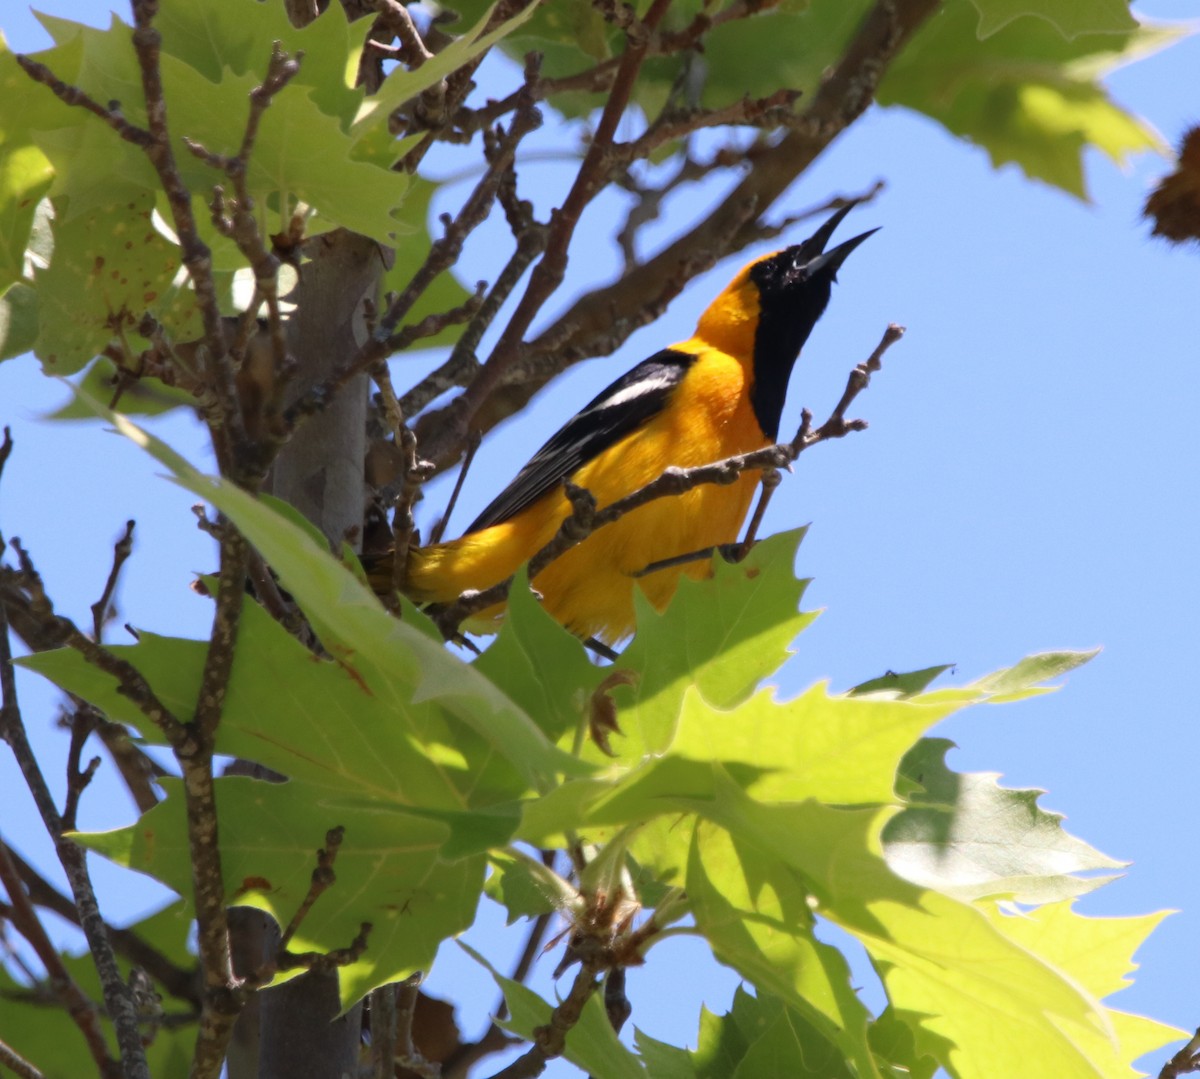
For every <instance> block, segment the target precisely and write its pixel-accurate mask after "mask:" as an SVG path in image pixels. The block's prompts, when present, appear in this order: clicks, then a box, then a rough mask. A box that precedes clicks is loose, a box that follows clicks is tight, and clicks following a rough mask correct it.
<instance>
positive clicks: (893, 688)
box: [848, 663, 954, 697]
mask: <svg viewBox="0 0 1200 1079" xmlns="http://www.w3.org/2000/svg"><path fill="white" fill-rule="evenodd" d="M953 669H954V664H952V663H940V664H938V665H937V666H936V667H923V668H922V669H921V670H919V671H905V672H903V673H901V674H897V673H896V672H895V671H885V672H884V673H883V674H881V675H879V677H878V678H869V679H867V681H865V682H859V684H858V685H856V686H853V687H852V688H851V689H850V690H849V691H848V692H849V693H850V694H851V695H853V696H855V697H865V696H866V695H867V694H869V693H886V694H888V695H889V696H899V697H912V696H914V695H916V694H917V693H921V692H923V691H924V690H926V689H928V688H929V686H930V684H931V683H932V682H933V681H934V680H935V679H937V678H938V676H939V675H942V674H945V673H946V672H947V671H949V670H953Z"/></svg>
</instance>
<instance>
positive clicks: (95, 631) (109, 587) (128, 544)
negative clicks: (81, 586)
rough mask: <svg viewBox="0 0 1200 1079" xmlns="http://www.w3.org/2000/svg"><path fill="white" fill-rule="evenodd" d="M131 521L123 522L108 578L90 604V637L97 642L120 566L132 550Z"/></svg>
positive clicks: (132, 526)
mask: <svg viewBox="0 0 1200 1079" xmlns="http://www.w3.org/2000/svg"><path fill="white" fill-rule="evenodd" d="M133 528H134V522H133V521H126V522H125V534H124V535H123V536H122V537H121V538H120V539H119V540H117V542H116V543H115V544H114V545H113V561H112V569H111V570H110V571H109V574H108V580H107V581H106V582H105V583H104V591H103V592H102V593H101V594H100V598H99V599H98V600H96V602H95V603H93V604H92V639H93V640H94V641H95V642H96V643H97V644H99V643H100V638H101V637H102V635H103V632H104V623H105V622H106V621H107V620H108V614H109V604H111V603H112V598H113V593H114V592H115V591H116V589H117V578H118V577H119V576H120V573H121V567H122V566H123V565H125V561H126V559H128V558H129V555H130V554H131V553H132V551H133Z"/></svg>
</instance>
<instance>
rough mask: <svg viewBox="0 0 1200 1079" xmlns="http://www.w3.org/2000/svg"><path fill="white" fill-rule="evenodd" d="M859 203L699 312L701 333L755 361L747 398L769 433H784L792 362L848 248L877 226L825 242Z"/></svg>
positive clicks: (750, 270) (760, 262) (767, 259)
mask: <svg viewBox="0 0 1200 1079" xmlns="http://www.w3.org/2000/svg"><path fill="white" fill-rule="evenodd" d="M855 205H856V204H855V203H853V202H851V203H849V204H848V205H846V206H844V207H842V209H840V210H838V211H837V213H835V214H834V215H833V216H832V217H830V218H829V220H828V221H826V222H825V224H823V225H822V226H821V227H820V228H819V229H817V231H816V232H814V233H813V234H812V235H811V236H810V237H809V238H808V239H807V240H804V241H803V242H802V243H798V244H793V245H792V246H791V247H785V248H784V249H783V250H782V251H776V252H775V253H774V254H771V255H766V256H764V257H763V258H760V259H756V260H755V261H754V262H751V263H749V264H748V265H747V266H745V267H744V268H743V269H742V271H741V272H740V273H739V274H738V275H737V276H736V277H735V278H734V279H733V280H732V281H731V282H730V283H729V284H728V285H727V286H726V288H725V289H724V291H722V293H721V294H720V295H719V296H718V297H717V298H716V299H715V300H714V301H713V302H712V303H711V304H710V305H709V307H708V309H707V310H706V311H705V312H704V314H703V315H702V316H701V317H700V323H699V325H698V326H697V328H696V334H697V336H698V337H700V338H703V339H704V340H705V341H707V342H709V343H711V344H713V345H715V346H716V347H718V348H722V349H724V350H725V351H727V352H729V353H730V354H731V355H734V356H737V357H738V358H740V359H742V360H743V361H745V360H749V361H750V367H751V378H752V380H753V385H752V388H751V391H750V400H751V403H752V405H753V406H754V412H755V415H756V417H757V418H758V422H759V426H761V427H762V429H763V433H764V434H766V435H767V436H768V437H769V438H777V437H778V435H779V417H780V415H781V414H782V412H783V402H784V397H785V395H786V393H787V384H788V379H789V378H790V376H791V373H792V367H793V365H794V364H795V362H796V358H797V356H799V355H800V349H801V348H803V347H804V342H805V341H807V340H808V335H809V334H810V333H812V330H813V327H814V326H815V325H816V324H817V320H818V319H819V318H820V317H821V315H822V314H823V313H824V311H825V307H826V306H827V305H828V303H829V296H830V292H831V291H832V287H833V282H834V281H836V280H837V272H838V270H839V269H840V268H841V265H842V263H843V262H845V261H846V259H847V258H848V257H849V255H850V252H851V251H853V250H854V249H855V248H856V247H858V245H859V244H861V243H862V242H863V240H865V239H866V238H867V237H868V236H870V235H871V234H872V233H874V232H876V231H878V230H877V229H871V230H870V231H868V232H863V233H860V234H859V235H858V236H855V237H853V238H852V239H849V240H846V241H845V242H844V243H841V244H838V246H837V247H835V248H833V249H832V250H831V251H826V250H825V245H826V244H827V243H828V242H829V238H830V237H831V236H832V235H833V231H834V229H836V228H837V227H838V225H839V224H840V223H841V221H842V219H843V218H844V217H845V216H846V215H847V214H848V213H849V212H850V211H851V210H852V209H853V208H854V206H855Z"/></svg>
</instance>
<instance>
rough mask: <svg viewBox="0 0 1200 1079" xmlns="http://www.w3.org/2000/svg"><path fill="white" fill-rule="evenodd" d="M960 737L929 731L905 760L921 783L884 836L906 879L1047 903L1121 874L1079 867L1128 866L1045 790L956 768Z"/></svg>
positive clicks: (903, 768)
mask: <svg viewBox="0 0 1200 1079" xmlns="http://www.w3.org/2000/svg"><path fill="white" fill-rule="evenodd" d="M953 744H954V743H952V742H949V741H947V740H946V739H943V738H925V739H922V740H921V741H920V742H918V743H917V744H916V745H915V746H914V747H913V748H912V749H911V750H910V751H909V752H908V753H907V754H906V755H905V758H904V760H903V761H902V762H901V765H900V775H901V776H903V777H906V778H908V779H909V780H911V781H912V782H913V784H914V787H915V788H916V789H915V792H914V793H912V794H910V795H909V796H908V798H907V802H908V805H907V807H906V808H905V809H904V811H903V812H901V813H899V814H897V815H896V816H895V817H893V818H892V819H891V820H889V821H888V823H887V825H886V826H885V828H884V830H883V835H882V840H883V849H884V856H885V857H886V858H887V862H888V865H890V866H891V867H892V869H893V870H894V871H895V872H896V873H897V874H899V875H900V876H901V877H903V878H904V879H905V880H908V881H912V882H913V883H914V884H919V885H921V886H922V887H924V888H931V889H933V890H934V891H938V892H941V893H943V894H944V895H951V896H955V897H957V898H960V899H967V900H971V899H980V898H983V897H986V896H995V897H1007V898H1010V899H1013V900H1015V901H1016V902H1018V903H1046V902H1052V901H1054V900H1059V899H1065V898H1068V897H1071V896H1076V895H1082V894H1083V893H1085V892H1089V891H1091V890H1092V889H1094V888H1097V887H1099V886H1100V885H1102V884H1106V883H1107V882H1108V881H1110V880H1112V879H1113V876H1112V875H1111V874H1109V875H1104V876H1091V877H1079V876H1076V875H1075V874H1078V873H1089V872H1094V871H1095V870H1102V869H1119V868H1122V867H1124V865H1125V864H1126V863H1124V862H1118V861H1115V860H1114V859H1112V858H1109V857H1108V856H1107V855H1104V854H1101V853H1100V852H1099V851H1098V850H1096V849H1095V848H1094V847H1092V846H1090V845H1089V844H1088V843H1085V842H1084V841H1083V840H1082V839H1077V838H1076V837H1075V836H1073V835H1071V834H1070V833H1068V832H1067V831H1066V830H1065V829H1064V828H1063V827H1062V821H1063V818H1062V816H1061V815H1060V814H1058V813H1051V812H1049V811H1048V810H1045V809H1042V808H1041V807H1040V806H1039V805H1038V798H1039V797H1041V795H1042V793H1043V792H1042V791H1036V790H1009V789H1006V788H1004V787H1001V786H1000V785H999V784H998V783H997V782H996V780H997V778H998V777H997V776H995V775H992V774H971V775H960V774H959V773H957V772H954V771H952V770H951V769H950V768H948V767H947V765H946V762H945V755H946V752H947V751H948V750H949V749H951V748H952V747H953ZM1105 992H1112V990H1111V989H1110V990H1105Z"/></svg>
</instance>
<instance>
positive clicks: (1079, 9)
mask: <svg viewBox="0 0 1200 1079" xmlns="http://www.w3.org/2000/svg"><path fill="white" fill-rule="evenodd" d="M971 3H972V4H974V5H975V7H976V8H977V9H978V11H979V36H980V37H981V38H984V37H989V36H990V35H992V34H994V33H995V32H996V31H997V30H1002V29H1003V28H1004V27H1006V26H1007V25H1008V24H1009V23H1010V22H1012V21H1013V20H1014V19H1019V18H1021V16H1023V15H1028V16H1032V17H1035V18H1039V19H1045V20H1046V21H1047V22H1048V23H1050V24H1051V25H1052V26H1053V27H1054V28H1055V29H1056V30H1058V32H1059V33H1060V34H1062V36H1063V37H1065V38H1073V37H1078V36H1079V35H1080V34H1104V33H1109V34H1116V33H1121V32H1123V31H1128V30H1133V29H1135V28H1136V27H1137V21H1136V20H1135V19H1134V17H1133V16H1132V15H1130V14H1129V0H1041V2H1040V3H1036V4H1035V3H1032V2H1031V0H971Z"/></svg>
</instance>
